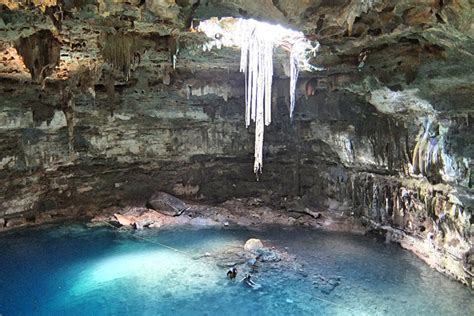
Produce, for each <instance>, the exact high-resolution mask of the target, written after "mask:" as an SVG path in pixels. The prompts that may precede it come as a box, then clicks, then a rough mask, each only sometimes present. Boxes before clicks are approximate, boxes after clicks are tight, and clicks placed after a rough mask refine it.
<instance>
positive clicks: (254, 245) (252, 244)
mask: <svg viewBox="0 0 474 316" xmlns="http://www.w3.org/2000/svg"><path fill="white" fill-rule="evenodd" d="M262 248H263V243H262V241H261V240H260V239H256V238H250V239H249V240H247V241H246V242H245V245H244V249H245V250H247V251H249V252H252V253H254V254H258V251H259V250H260V249H262Z"/></svg>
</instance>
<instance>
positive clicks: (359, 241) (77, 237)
mask: <svg viewBox="0 0 474 316" xmlns="http://www.w3.org/2000/svg"><path fill="white" fill-rule="evenodd" d="M251 237H254V238H260V239H262V240H263V241H264V244H265V245H267V246H274V247H275V248H276V249H277V250H280V251H286V252H287V253H288V254H289V255H291V256H293V257H295V259H294V261H291V262H289V263H287V264H285V265H281V266H280V268H275V267H276V266H273V265H271V264H267V263H263V264H262V266H261V268H260V271H259V272H258V273H256V274H255V280H256V281H257V282H258V283H260V284H261V285H262V288H261V289H260V290H257V291H256V290H252V289H250V288H247V287H245V286H244V285H243V284H242V283H239V282H231V281H228V280H227V279H226V278H225V273H226V269H225V268H221V267H219V266H217V265H216V264H215V262H213V258H212V257H204V258H200V259H196V258H197V257H198V256H199V255H202V254H204V253H206V252H210V253H216V252H222V251H224V250H225V249H228V248H229V247H233V246H241V245H243V243H244V242H245V240H247V239H248V238H251ZM158 243H161V244H165V245H169V246H172V247H173V248H176V249H179V250H180V251H179V252H177V251H173V250H171V249H168V248H165V247H163V246H161V245H159V244H158ZM328 282H329V283H333V282H337V286H335V287H332V291H327V286H328ZM329 287H330V288H331V286H329ZM104 314H105V315H474V295H473V294H471V292H470V291H469V290H468V289H467V288H465V287H464V286H462V285H461V284H459V283H457V282H454V281H451V280H449V279H448V278H446V277H444V276H443V275H441V274H439V273H437V272H435V271H433V270H432V269H430V268H429V267H427V266H426V265H424V264H423V263H422V262H421V261H420V260H419V259H418V258H416V257H414V256H413V255H412V254H411V253H408V252H407V251H404V250H402V249H400V248H399V247H398V246H397V245H394V244H385V243H384V242H383V241H380V240H378V239H376V238H374V237H370V236H358V235H351V234H340V233H327V232H319V231H311V230H284V229H269V230H266V231H249V230H230V229H229V230H227V229H222V230H216V229H202V230H191V229H189V230H174V231H157V230H156V231H155V230H144V231H139V232H120V231H117V230H114V229H112V228H88V227H86V226H84V225H80V224H68V225H62V226H55V227H49V228H36V229H29V230H23V231H16V232H11V233H6V234H1V235H0V315H104Z"/></svg>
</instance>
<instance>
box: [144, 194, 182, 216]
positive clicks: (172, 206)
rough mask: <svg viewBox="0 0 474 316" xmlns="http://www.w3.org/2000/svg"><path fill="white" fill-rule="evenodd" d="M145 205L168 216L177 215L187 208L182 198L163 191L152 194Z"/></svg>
mask: <svg viewBox="0 0 474 316" xmlns="http://www.w3.org/2000/svg"><path fill="white" fill-rule="evenodd" d="M147 207H149V208H151V209H154V210H155V211H157V212H159V213H162V214H165V215H168V216H179V215H181V214H182V213H183V212H184V211H185V210H187V209H188V206H187V205H186V203H184V202H183V201H182V200H180V199H178V198H177V197H175V196H172V195H171V194H168V193H165V192H158V193H156V194H154V195H153V196H152V197H151V198H150V200H149V201H148V203H147Z"/></svg>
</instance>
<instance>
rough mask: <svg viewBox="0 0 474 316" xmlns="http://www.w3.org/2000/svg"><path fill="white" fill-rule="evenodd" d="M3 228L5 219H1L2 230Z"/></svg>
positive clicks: (0, 226)
mask: <svg viewBox="0 0 474 316" xmlns="http://www.w3.org/2000/svg"><path fill="white" fill-rule="evenodd" d="M3 226H5V219H4V218H0V228H2V227H3Z"/></svg>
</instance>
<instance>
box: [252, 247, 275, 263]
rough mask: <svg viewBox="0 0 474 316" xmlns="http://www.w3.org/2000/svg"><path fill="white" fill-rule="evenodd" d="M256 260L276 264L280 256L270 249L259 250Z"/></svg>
mask: <svg viewBox="0 0 474 316" xmlns="http://www.w3.org/2000/svg"><path fill="white" fill-rule="evenodd" d="M257 253H258V259H259V260H260V261H262V262H278V261H280V260H281V257H280V255H279V254H278V253H277V252H276V251H273V250H271V249H268V248H260V249H258V250H257Z"/></svg>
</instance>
